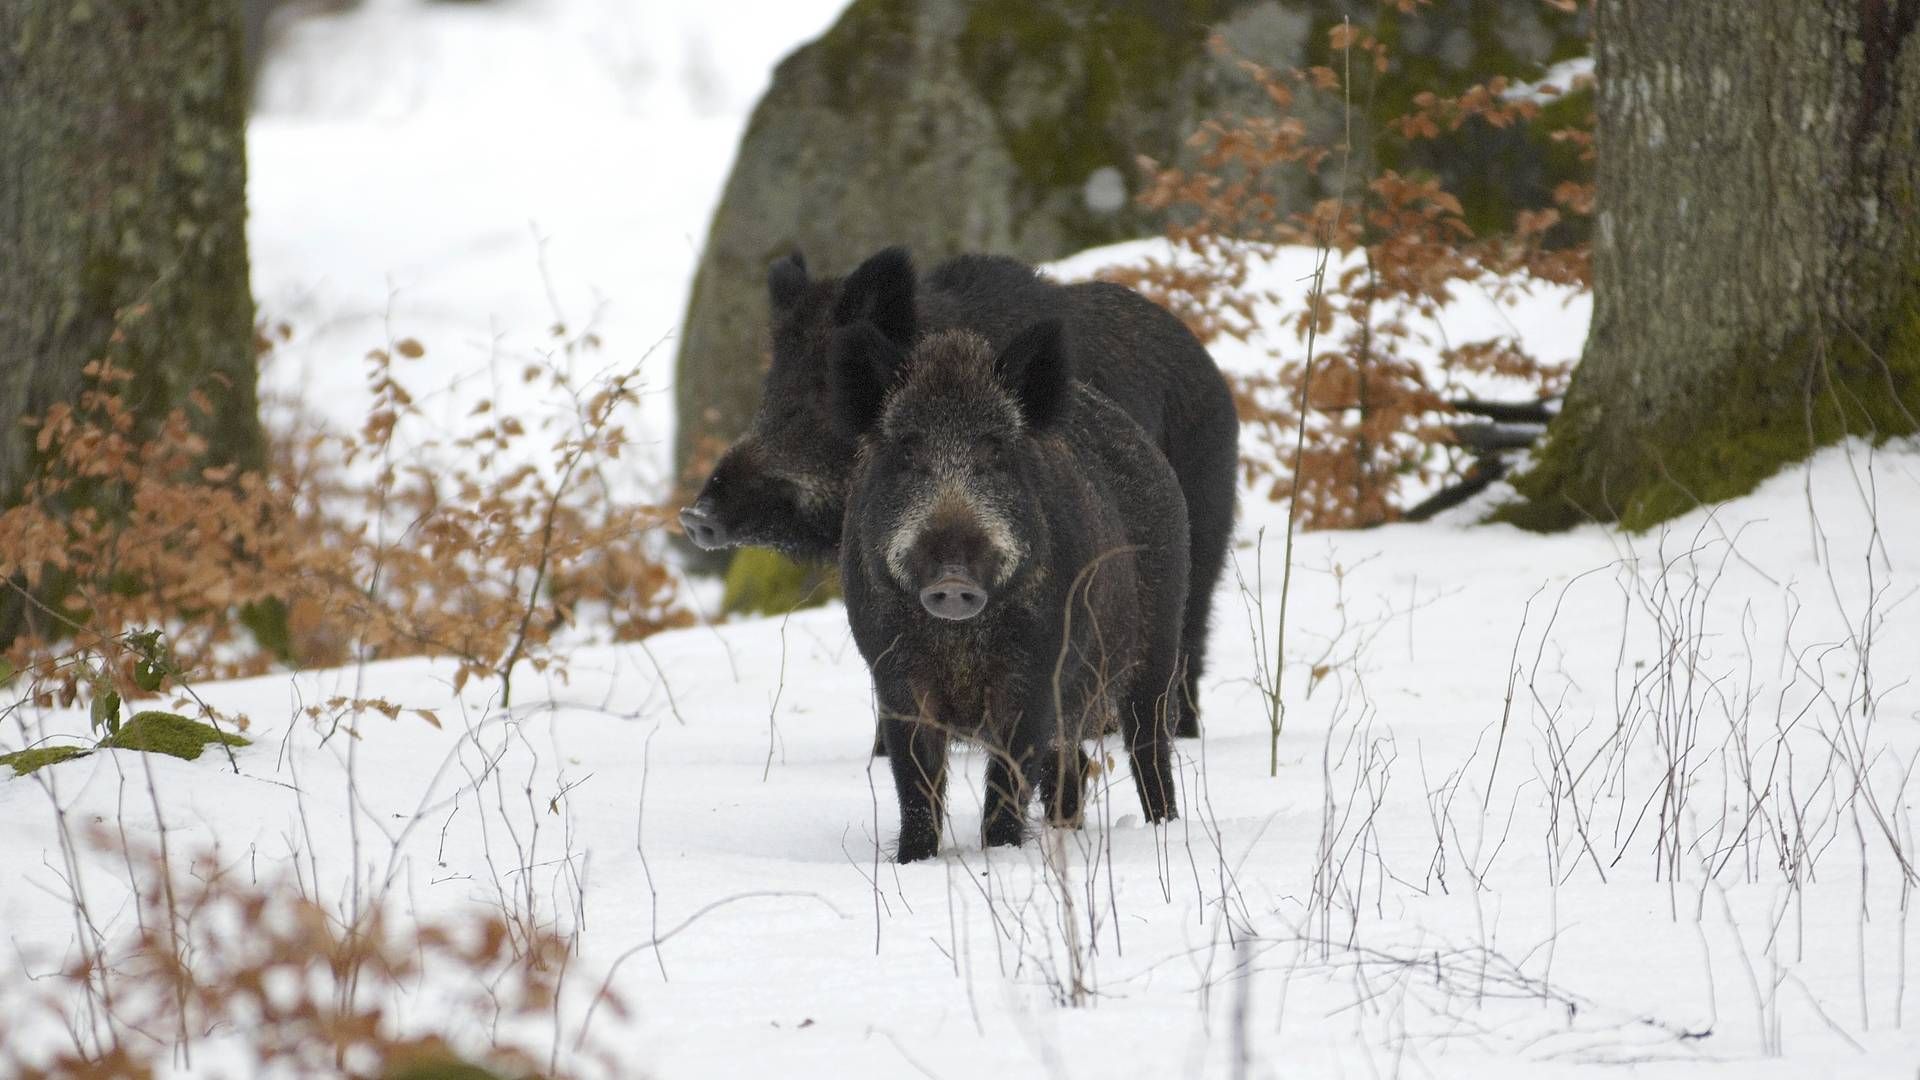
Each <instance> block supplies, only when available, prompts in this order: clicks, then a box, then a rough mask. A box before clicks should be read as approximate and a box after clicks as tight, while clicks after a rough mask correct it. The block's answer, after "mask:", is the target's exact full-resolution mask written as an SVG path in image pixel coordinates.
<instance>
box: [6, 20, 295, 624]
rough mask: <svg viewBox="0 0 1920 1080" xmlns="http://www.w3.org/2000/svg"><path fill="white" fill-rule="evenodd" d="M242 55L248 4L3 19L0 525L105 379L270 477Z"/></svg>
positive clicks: (223, 455) (218, 459) (144, 417)
mask: <svg viewBox="0 0 1920 1080" xmlns="http://www.w3.org/2000/svg"><path fill="white" fill-rule="evenodd" d="M241 38H242V19H241V8H240V0H5V2H4V3H0V507H4V506H6V505H9V504H11V503H12V502H14V501H16V500H18V499H19V497H20V494H21V490H22V488H23V486H24V485H25V483H26V482H27V480H28V479H29V477H31V476H32V475H33V473H34V472H35V470H36V469H37V468H39V466H40V465H41V464H42V461H41V456H40V455H39V454H38V453H37V452H36V451H35V448H34V443H33V439H32V432H31V429H30V428H28V427H26V426H25V425H23V424H22V421H23V420H25V419H27V418H30V417H34V416H38V415H41V414H44V413H45V412H46V411H47V409H48V407H49V406H51V405H53V404H55V403H57V402H63V401H72V400H73V399H74V397H75V396H76V394H77V393H78V391H79V390H80V388H81V386H82V384H83V380H84V375H83V371H82V369H83V368H84V367H85V366H86V365H87V364H88V363H90V362H92V361H95V360H101V359H106V360H109V361H111V362H112V363H113V365H114V366H116V367H117V368H120V369H122V370H124V371H127V372H129V373H130V374H131V375H132V378H131V379H130V380H129V381H128V382H127V383H126V384H125V387H124V393H125V394H126V398H127V400H128V401H129V402H130V403H131V405H132V406H133V409H134V412H135V414H136V416H137V417H138V418H139V420H140V422H142V423H144V424H152V423H154V422H155V421H157V420H159V419H161V418H163V417H165V416H166V415H167V414H168V413H170V412H171V411H173V410H174V409H176V408H182V407H185V408H187V410H188V413H189V415H190V416H192V417H193V419H194V422H195V424H196V425H197V428H198V430H199V431H200V432H201V433H202V434H204V435H205V436H206V438H207V440H208V443H209V455H208V456H209V462H208V463H209V464H223V463H229V462H231V463H237V464H240V465H242V466H245V467H253V466H258V465H259V464H260V463H261V460H262V457H263V450H262V440H261V433H260V426H259V418H258V415H257V409H256V403H255V396H254V394H255V364H254V352H253V301H252V296H251V293H250V291H249V283H248V268H247V246H246V157H245V141H244V140H245V124H246V81H245V75H244V64H243V60H242V48H241ZM195 391H199V392H200V393H203V394H204V395H205V399H206V402H207V403H208V404H209V405H210V406H211V409H210V410H209V411H207V412H201V411H200V410H198V409H195V408H193V407H192V406H191V405H190V404H189V403H190V401H191V400H192V398H191V395H192V394H193V393H194V392H195ZM7 622H8V619H7V615H6V611H5V610H3V609H0V642H3V641H5V640H7V639H8V638H9V637H10V636H11V635H10V633H9V632H8V626H7V625H6V624H7Z"/></svg>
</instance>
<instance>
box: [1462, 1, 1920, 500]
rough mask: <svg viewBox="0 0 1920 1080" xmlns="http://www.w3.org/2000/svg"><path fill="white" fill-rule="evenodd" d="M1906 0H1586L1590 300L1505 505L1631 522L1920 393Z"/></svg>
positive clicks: (1746, 487) (1915, 43)
mask: <svg viewBox="0 0 1920 1080" xmlns="http://www.w3.org/2000/svg"><path fill="white" fill-rule="evenodd" d="M1916 24H1920V0H1748V2H1745V3H1739V4H1722V3H1673V2H1671V0H1599V7H1598V21H1597V24H1596V42H1597V45H1596V47H1597V52H1598V83H1599V85H1598V98H1597V108H1598V117H1597V121H1598V127H1597V132H1596V147H1597V151H1598V154H1599V169H1598V185H1599V187H1598V206H1599V218H1598V221H1597V223H1596V228H1595V232H1594V317H1593V328H1592V332H1591V335H1590V336H1589V337H1588V340H1587V347H1586V353H1585V355H1584V357H1583V358H1582V360H1581V362H1580V366H1579V367H1578V368H1577V369H1576V370H1575V372H1574V378H1573V384H1572V386H1571V388H1570V389H1569V392H1568V395H1567V402H1566V408H1565V410H1564V411H1563V412H1562V413H1561V415H1560V416H1559V417H1558V418H1557V419H1556V420H1555V422H1554V424H1553V425H1552V428H1551V430H1550V432H1549V439H1548V445H1547V446H1546V448H1545V449H1544V451H1543V452H1542V454H1541V457H1540V459H1539V461H1538V463H1537V464H1536V465H1535V466H1534V467H1533V468H1532V470H1531V471H1530V472H1529V473H1528V475H1526V476H1524V477H1522V478H1521V479H1520V480H1519V481H1517V482H1516V486H1517V487H1518V488H1519V490H1520V492H1521V494H1522V495H1523V496H1524V497H1525V499H1526V501H1524V502H1522V503H1519V504H1516V505H1515V506H1512V507H1508V508H1506V509H1505V510H1504V511H1503V512H1502V514H1501V515H1500V516H1502V517H1505V518H1506V519H1508V520H1512V521H1514V522H1516V523H1519V524H1522V525H1526V526H1530V527H1539V528H1558V527H1564V526H1566V525H1570V524H1574V523H1577V522H1580V521H1585V520H1588V519H1599V520H1607V521H1614V520H1617V521H1619V522H1621V523H1622V524H1624V525H1626V526H1627V527H1629V528H1635V529H1640V528H1646V527H1648V526H1650V525H1653V524H1655V523H1657V522H1660V521H1663V520H1665V519H1667V518H1670V517H1673V516H1674V515H1676V514H1679V513H1682V512H1684V511H1686V510H1688V509H1690V508H1692V507H1694V506H1696V505H1699V504H1701V503H1705V502H1714V501H1718V500H1722V499H1727V498H1731V497H1733V496H1736V495H1740V494H1744V493H1745V492H1747V491H1750V490H1752V488H1753V487H1754V486H1755V485H1756V484H1757V483H1759V482H1760V481H1761V480H1763V479H1765V478H1766V477H1767V476H1768V475H1770V474H1772V473H1773V472H1775V471H1776V470H1778V469H1779V468H1780V467H1781V466H1783V465H1786V464H1789V463H1791V462H1794V461H1798V460H1801V459H1803V458H1805V457H1806V456H1807V455H1808V453H1809V452H1810V451H1812V450H1813V449H1814V448H1816V447H1818V446H1820V445H1823V444H1826V443H1830V442H1833V441H1836V440H1838V439H1840V438H1843V437H1845V436H1847V435H1858V436H1865V437H1872V438H1887V437H1890V436H1894V435H1899V434H1904V433H1908V432H1912V431H1914V430H1915V427H1916V423H1915V414H1916V413H1920V33H1915V30H1916Z"/></svg>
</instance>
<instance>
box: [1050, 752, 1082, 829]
mask: <svg viewBox="0 0 1920 1080" xmlns="http://www.w3.org/2000/svg"><path fill="white" fill-rule="evenodd" d="M1052 757H1053V760H1052V762H1051V763H1050V765H1051V767H1050V768H1048V769H1047V770H1046V771H1044V772H1042V773H1041V774H1040V776H1039V778H1038V779H1039V782H1040V803H1041V805H1042V806H1045V807H1046V808H1047V823H1048V824H1050V825H1054V826H1057V827H1060V828H1065V829H1077V828H1079V827H1080V826H1081V809H1080V804H1081V798H1082V797H1083V796H1084V795H1085V794H1086V789H1087V766H1088V765H1089V764H1090V762H1089V761H1088V759H1087V752H1086V751H1085V750H1082V749H1080V744H1079V743H1078V742H1077V741H1076V742H1071V743H1066V744H1064V745H1062V746H1060V747H1058V748H1056V749H1055V750H1054V751H1053V755H1052Z"/></svg>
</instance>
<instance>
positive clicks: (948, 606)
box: [920, 570, 987, 621]
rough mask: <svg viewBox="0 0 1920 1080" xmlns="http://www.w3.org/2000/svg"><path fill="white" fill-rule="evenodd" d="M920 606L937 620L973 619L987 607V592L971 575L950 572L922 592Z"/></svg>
mask: <svg viewBox="0 0 1920 1080" xmlns="http://www.w3.org/2000/svg"><path fill="white" fill-rule="evenodd" d="M920 606H921V607H924V608H926V609H927V613H928V614H929V615H932V616H933V617H935V618H937V619H953V620H955V621H959V620H961V619H971V618H973V617H974V616H975V615H978V614H980V609H981V608H984V607H986V606H987V590H985V589H983V588H981V587H980V583H979V582H977V581H975V580H973V578H972V577H970V576H969V575H967V574H964V573H955V572H954V571H952V570H948V571H947V572H946V573H945V574H943V575H942V576H941V578H940V580H939V581H936V582H934V583H933V584H931V585H929V586H927V587H926V588H924V589H921V590H920Z"/></svg>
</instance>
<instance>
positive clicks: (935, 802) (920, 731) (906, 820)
mask: <svg viewBox="0 0 1920 1080" xmlns="http://www.w3.org/2000/svg"><path fill="white" fill-rule="evenodd" d="M880 728H881V732H882V734H883V736H884V737H885V739H886V743H887V761H888V763H889V764H891V765H892V766H893V789H894V794H895V795H897V796H898V797H899V799H900V848H899V851H898V853H897V855H896V858H898V859H899V860H900V861H901V862H903V863H906V862H914V861H916V860H919V859H931V858H933V856H934V854H935V853H937V852H938V851H939V850H940V821H941V818H942V817H943V816H944V814H945V812H946V798H947V733H946V731H944V730H943V729H941V728H940V727H939V726H938V725H937V724H934V723H932V722H930V721H928V720H925V719H923V718H921V717H920V716H919V715H918V714H917V712H904V713H903V712H895V711H893V710H885V713H884V715H883V716H882V718H881V721H880Z"/></svg>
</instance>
